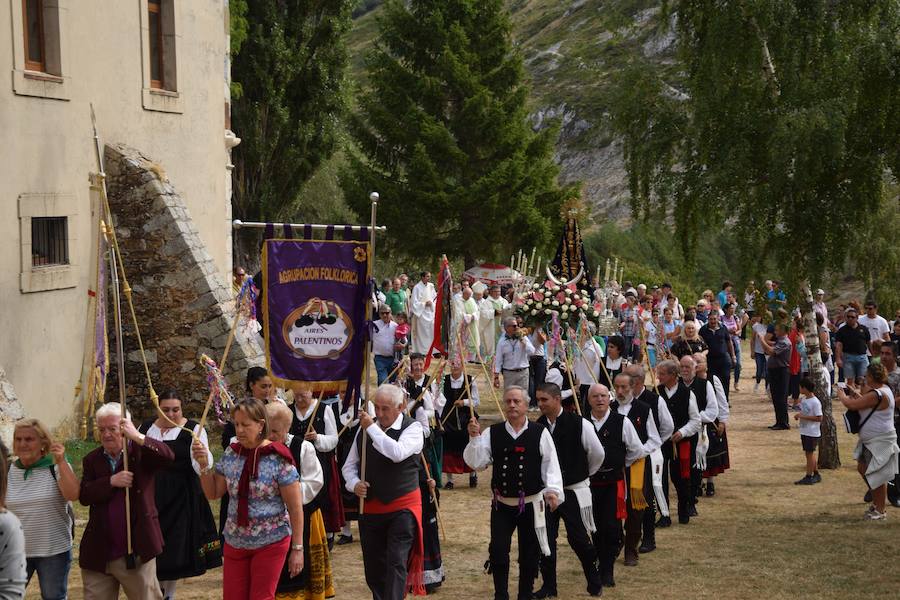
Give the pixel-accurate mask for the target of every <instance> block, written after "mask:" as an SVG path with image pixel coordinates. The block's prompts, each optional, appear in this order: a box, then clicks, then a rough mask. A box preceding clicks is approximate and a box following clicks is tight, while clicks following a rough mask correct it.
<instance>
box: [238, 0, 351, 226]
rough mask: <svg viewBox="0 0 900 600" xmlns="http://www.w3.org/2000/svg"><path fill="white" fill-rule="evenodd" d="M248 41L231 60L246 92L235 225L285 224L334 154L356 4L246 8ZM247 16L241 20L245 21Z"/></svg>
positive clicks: (261, 1) (263, 0)
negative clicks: (255, 222)
mask: <svg viewBox="0 0 900 600" xmlns="http://www.w3.org/2000/svg"><path fill="white" fill-rule="evenodd" d="M240 4H241V6H240V9H241V10H240V11H238V17H239V18H233V19H232V28H233V29H234V28H235V26H236V25H237V26H239V27H240V28H241V32H240V33H241V34H242V36H243V37H244V39H243V40H242V41H243V43H242V45H241V46H240V51H239V52H238V53H237V54H236V56H234V57H233V58H232V65H231V71H232V77H233V79H234V82H235V83H236V84H237V85H238V86H240V87H239V88H238V89H239V96H238V97H237V98H235V100H234V102H233V104H232V124H233V129H234V131H235V132H236V133H237V134H238V135H239V136H240V137H241V140H242V141H241V144H240V145H239V146H238V147H237V148H235V150H234V153H233V159H234V165H235V167H234V197H233V199H232V205H233V208H234V216H235V218H239V219H244V220H262V221H271V220H277V219H279V218H282V217H285V216H287V215H288V213H289V212H290V209H291V207H292V206H293V205H294V202H295V201H296V197H297V193H298V192H299V190H300V188H301V187H302V186H303V184H304V183H305V182H306V181H307V180H308V179H309V178H310V177H311V176H312V175H313V173H314V172H315V171H316V169H317V167H318V166H319V165H320V164H321V163H322V162H323V161H324V160H326V159H327V158H328V157H330V156H331V155H332V153H333V152H334V150H335V148H336V146H337V141H338V132H339V128H340V124H341V120H342V117H343V115H344V112H345V109H346V106H347V101H346V93H345V89H344V87H345V86H344V79H345V77H344V75H345V70H346V67H347V49H346V46H345V41H344V34H345V33H346V32H347V30H348V29H349V27H350V12H351V10H352V8H353V6H354V5H355V4H356V2H355V0H252V2H247V3H240ZM241 13H242V14H241Z"/></svg>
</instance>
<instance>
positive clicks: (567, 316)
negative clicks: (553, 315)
mask: <svg viewBox="0 0 900 600" xmlns="http://www.w3.org/2000/svg"><path fill="white" fill-rule="evenodd" d="M559 318H560V319H568V318H569V313H567V312H564V313H563V314H561V315H560V316H559Z"/></svg>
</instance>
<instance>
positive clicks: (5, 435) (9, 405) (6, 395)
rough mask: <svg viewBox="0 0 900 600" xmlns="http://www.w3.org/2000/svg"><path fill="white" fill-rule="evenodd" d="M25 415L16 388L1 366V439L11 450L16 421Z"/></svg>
mask: <svg viewBox="0 0 900 600" xmlns="http://www.w3.org/2000/svg"><path fill="white" fill-rule="evenodd" d="M24 416H25V410H24V409H23V408H22V405H21V404H20V403H19V399H18V398H16V390H15V389H14V388H13V385H12V384H11V383H10V382H9V380H8V379H7V378H6V371H4V370H3V367H0V439H2V440H3V443H4V444H6V448H7V449H9V450H12V437H13V429H14V428H15V423H16V421H18V420H19V419H21V418H23V417H24Z"/></svg>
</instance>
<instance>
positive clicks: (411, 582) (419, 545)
mask: <svg viewBox="0 0 900 600" xmlns="http://www.w3.org/2000/svg"><path fill="white" fill-rule="evenodd" d="M401 510H408V511H409V512H411V513H412V514H413V517H415V519H416V540H415V541H414V542H413V547H412V551H410V553H409V562H408V563H407V565H406V566H407V569H406V589H407V590H408V591H409V592H411V593H412V594H414V595H416V596H424V595H425V545H424V542H423V540H422V495H421V493H420V492H419V488H416V489H414V490H413V491H411V492H410V493H408V494H406V495H405V496H400V497H399V498H397V499H396V500H394V501H393V502H389V503H387V504H385V503H383V502H381V501H380V500H378V499H377V498H366V514H372V515H383V514H385V513H392V512H399V511H401Z"/></svg>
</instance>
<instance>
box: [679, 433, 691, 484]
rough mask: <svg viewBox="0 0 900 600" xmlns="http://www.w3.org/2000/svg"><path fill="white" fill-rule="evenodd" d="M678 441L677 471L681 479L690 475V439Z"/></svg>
mask: <svg viewBox="0 0 900 600" xmlns="http://www.w3.org/2000/svg"><path fill="white" fill-rule="evenodd" d="M677 443H678V467H679V469H678V472H679V474H680V475H681V478H682V479H689V478H690V476H691V458H692V457H691V454H693V452H691V440H681V441H680V442H677Z"/></svg>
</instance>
